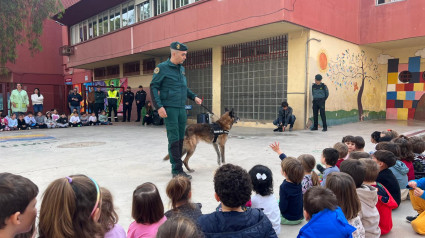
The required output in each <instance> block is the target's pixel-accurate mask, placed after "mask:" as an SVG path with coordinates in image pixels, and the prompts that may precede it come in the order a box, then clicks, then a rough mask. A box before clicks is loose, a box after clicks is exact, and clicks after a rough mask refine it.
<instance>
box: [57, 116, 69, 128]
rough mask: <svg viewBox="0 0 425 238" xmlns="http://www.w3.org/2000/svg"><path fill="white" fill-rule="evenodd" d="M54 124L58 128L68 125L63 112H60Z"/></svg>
mask: <svg viewBox="0 0 425 238" xmlns="http://www.w3.org/2000/svg"><path fill="white" fill-rule="evenodd" d="M56 126H57V127H59V128H67V127H68V126H69V122H68V118H67V117H66V115H65V113H62V114H61V117H60V118H59V119H58V120H57V121H56Z"/></svg>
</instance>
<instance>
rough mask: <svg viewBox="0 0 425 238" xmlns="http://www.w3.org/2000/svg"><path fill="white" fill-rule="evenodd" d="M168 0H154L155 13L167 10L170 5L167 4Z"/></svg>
mask: <svg viewBox="0 0 425 238" xmlns="http://www.w3.org/2000/svg"><path fill="white" fill-rule="evenodd" d="M168 5H169V2H168V0H157V2H156V15H159V14H161V13H164V12H168V11H169V10H170V7H169V6H168Z"/></svg>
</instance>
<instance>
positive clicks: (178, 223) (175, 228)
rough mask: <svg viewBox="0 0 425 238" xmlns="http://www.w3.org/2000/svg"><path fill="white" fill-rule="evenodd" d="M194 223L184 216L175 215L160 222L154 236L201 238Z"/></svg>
mask: <svg viewBox="0 0 425 238" xmlns="http://www.w3.org/2000/svg"><path fill="white" fill-rule="evenodd" d="M201 237H203V236H202V234H201V233H200V232H199V230H198V228H197V226H196V224H195V223H194V222H193V220H192V219H190V218H187V217H185V216H176V217H173V218H171V219H168V220H167V221H166V222H165V223H164V224H162V225H161V226H160V227H159V229H158V233H157V234H156V238H201Z"/></svg>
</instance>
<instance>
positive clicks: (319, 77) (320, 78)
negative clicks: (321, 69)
mask: <svg viewBox="0 0 425 238" xmlns="http://www.w3.org/2000/svg"><path fill="white" fill-rule="evenodd" d="M314 79H315V80H319V81H321V80H322V75H320V74H316V76H314Z"/></svg>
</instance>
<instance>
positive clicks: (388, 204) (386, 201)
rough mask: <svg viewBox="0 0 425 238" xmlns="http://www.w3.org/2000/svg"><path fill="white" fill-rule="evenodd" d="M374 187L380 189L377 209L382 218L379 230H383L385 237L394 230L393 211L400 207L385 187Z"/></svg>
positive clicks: (377, 185)
mask: <svg viewBox="0 0 425 238" xmlns="http://www.w3.org/2000/svg"><path fill="white" fill-rule="evenodd" d="M373 187H375V188H377V189H378V203H377V204H376V208H377V209H378V212H379V216H380V219H379V228H380V229H381V235H385V234H387V233H388V232H390V231H391V229H392V228H393V218H392V210H393V209H396V208H397V207H398V205H397V203H396V201H395V200H394V198H393V197H392V196H391V194H390V192H388V190H387V189H386V188H385V187H384V185H382V184H380V183H376V184H375V185H373Z"/></svg>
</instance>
